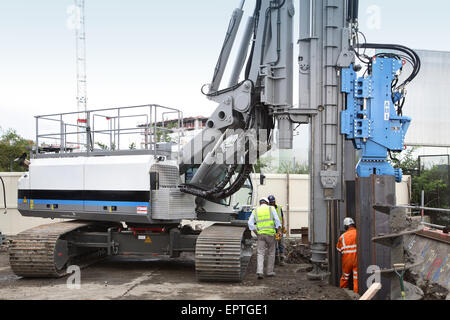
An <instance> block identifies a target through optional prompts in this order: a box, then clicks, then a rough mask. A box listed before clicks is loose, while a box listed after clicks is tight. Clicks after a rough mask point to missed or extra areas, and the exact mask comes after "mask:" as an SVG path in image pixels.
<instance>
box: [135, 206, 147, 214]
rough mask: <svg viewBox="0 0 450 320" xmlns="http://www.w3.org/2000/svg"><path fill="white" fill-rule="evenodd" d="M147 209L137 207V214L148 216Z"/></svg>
mask: <svg viewBox="0 0 450 320" xmlns="http://www.w3.org/2000/svg"><path fill="white" fill-rule="evenodd" d="M147 210H148V208H147V207H136V213H137V214H147Z"/></svg>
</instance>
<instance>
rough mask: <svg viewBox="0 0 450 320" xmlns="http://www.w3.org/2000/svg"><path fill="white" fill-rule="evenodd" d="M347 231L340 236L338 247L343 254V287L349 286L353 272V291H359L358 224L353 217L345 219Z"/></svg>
mask: <svg viewBox="0 0 450 320" xmlns="http://www.w3.org/2000/svg"><path fill="white" fill-rule="evenodd" d="M344 228H345V233H344V234H343V235H342V236H340V237H339V241H338V244H337V247H336V249H337V250H338V251H339V253H341V254H342V278H341V285H340V287H341V288H348V280H349V279H350V274H351V273H352V272H353V291H354V292H356V293H358V253H357V244H356V243H357V239H358V238H357V234H356V224H355V221H353V219H352V218H345V219H344Z"/></svg>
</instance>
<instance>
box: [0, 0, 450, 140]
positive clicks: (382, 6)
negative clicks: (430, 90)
mask: <svg viewBox="0 0 450 320" xmlns="http://www.w3.org/2000/svg"><path fill="white" fill-rule="evenodd" d="M239 2H240V0H195V1H185V0H164V1H153V0H127V1H125V0H86V29H87V74H88V105H89V108H91V109H93V108H96V109H98V108H106V107H111V106H114V107H119V106H127V105H136V104H146V103H157V104H161V105H167V106H171V107H176V108H180V109H182V110H183V111H184V112H185V114H187V115H190V116H196V115H204V116H209V115H210V114H211V112H212V111H213V110H214V109H215V105H214V103H211V102H209V101H208V100H207V99H205V97H203V96H202V94H201V93H200V88H201V86H202V85H203V84H205V83H208V82H209V81H210V79H211V76H212V72H213V69H214V66H215V64H216V61H217V57H218V54H219V51H220V48H221V45H222V41H223V38H224V35H225V30H226V28H227V26H228V21H229V18H230V15H231V12H232V10H233V9H234V7H236V6H237V5H238V4H239ZM424 3H425V2H423V1H419V0H415V1H414V0H395V1H392V0H390V1H389V0H361V4H360V21H361V22H360V23H361V29H362V30H363V31H364V32H365V33H366V36H367V38H368V40H369V41H370V42H384V43H400V44H404V45H407V46H410V47H413V48H418V49H430V50H446V51H450V41H448V39H449V36H448V30H449V29H450V19H449V18H448V12H450V2H449V1H447V0H433V1H429V2H426V3H427V4H428V3H432V4H433V5H432V6H426V5H425V4H424ZM71 5H73V1H71V0H40V1H35V0H9V1H7V0H0V57H1V59H0V126H1V127H2V128H3V129H7V128H15V129H16V130H17V131H18V132H19V133H20V134H21V135H23V136H25V137H27V138H30V139H32V138H34V132H35V128H34V118H33V116H34V115H42V114H49V113H59V112H70V111H76V99H75V98H76V68H75V36H74V31H73V30H70V29H69V28H68V27H67V21H68V19H69V18H70V14H69V13H68V8H69V7H70V6H71ZM253 5H254V1H250V0H247V1H246V6H245V10H246V15H249V14H251V13H252V11H253ZM295 5H296V7H297V9H298V1H295ZM297 17H298V15H297ZM297 29H298V27H296V38H297V34H298V30H297ZM225 81H226V79H225Z"/></svg>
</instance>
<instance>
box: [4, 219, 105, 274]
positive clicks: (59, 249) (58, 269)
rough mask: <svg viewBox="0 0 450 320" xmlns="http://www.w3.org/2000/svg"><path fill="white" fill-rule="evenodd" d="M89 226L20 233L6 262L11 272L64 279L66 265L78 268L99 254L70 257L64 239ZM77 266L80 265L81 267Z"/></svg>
mask: <svg viewBox="0 0 450 320" xmlns="http://www.w3.org/2000/svg"><path fill="white" fill-rule="evenodd" d="M89 225H91V223H89V222H79V221H70V222H61V223H54V224H48V225H42V226H38V227H35V228H32V229H28V230H26V231H24V232H21V233H19V234H18V235H17V236H16V237H15V238H14V240H13V241H12V243H11V244H10V245H9V262H10V265H11V269H12V270H13V272H14V273H15V274H16V275H18V276H21V277H26V278H59V277H62V276H64V275H66V267H67V266H68V264H69V263H75V262H76V263H77V264H78V265H79V266H80V267H82V266H85V265H87V264H89V262H90V261H93V259H94V257H96V258H98V257H99V255H98V252H96V253H94V254H93V253H92V251H91V252H90V253H89V254H83V255H82V256H81V255H75V256H74V255H73V254H71V253H70V252H69V246H68V243H67V241H65V240H64V239H62V237H64V235H66V234H68V233H70V232H73V231H75V230H77V229H80V228H85V227H88V226H89ZM80 262H81V263H82V264H83V265H80Z"/></svg>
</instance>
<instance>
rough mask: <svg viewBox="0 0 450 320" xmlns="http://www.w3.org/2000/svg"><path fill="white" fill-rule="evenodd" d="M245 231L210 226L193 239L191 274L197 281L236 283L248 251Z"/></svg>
mask: <svg viewBox="0 0 450 320" xmlns="http://www.w3.org/2000/svg"><path fill="white" fill-rule="evenodd" d="M245 231H246V228H245V227H236V226H229V225H213V226H211V227H209V228H207V229H205V230H204V231H203V232H202V233H201V234H200V236H199V237H198V239H197V245H196V250H195V270H196V274H197V278H198V280H200V281H225V282H240V281H242V279H243V278H244V276H245V273H246V271H247V266H248V263H249V261H250V258H251V255H252V250H251V246H250V244H248V243H247V242H248V241H246V240H247V239H245Z"/></svg>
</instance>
